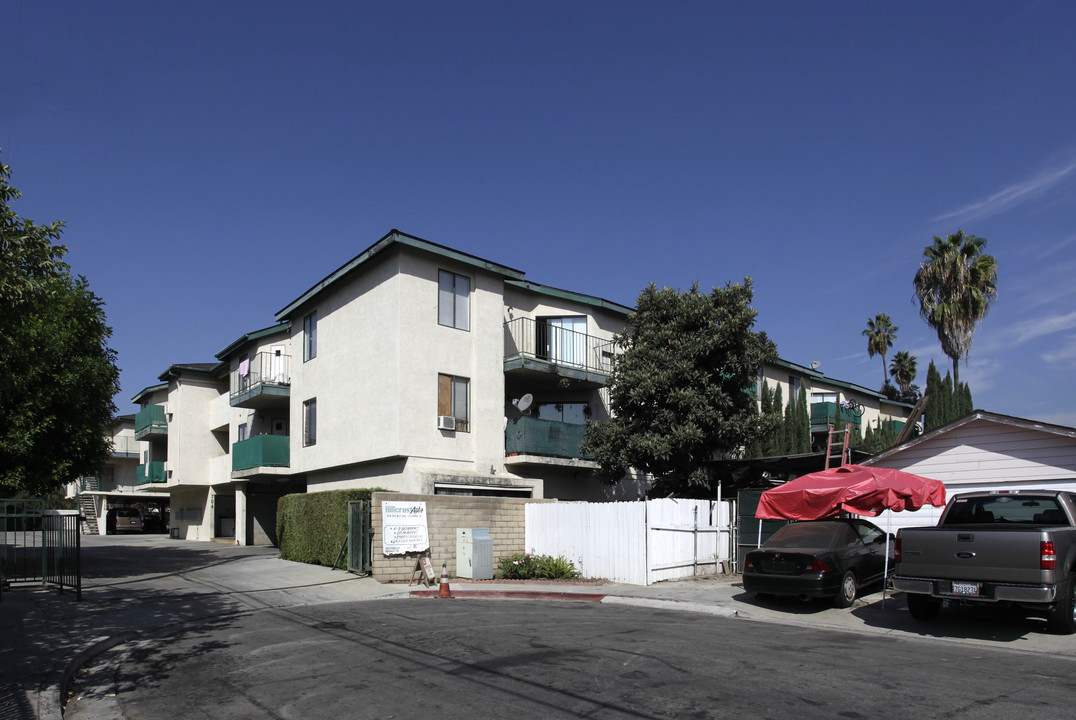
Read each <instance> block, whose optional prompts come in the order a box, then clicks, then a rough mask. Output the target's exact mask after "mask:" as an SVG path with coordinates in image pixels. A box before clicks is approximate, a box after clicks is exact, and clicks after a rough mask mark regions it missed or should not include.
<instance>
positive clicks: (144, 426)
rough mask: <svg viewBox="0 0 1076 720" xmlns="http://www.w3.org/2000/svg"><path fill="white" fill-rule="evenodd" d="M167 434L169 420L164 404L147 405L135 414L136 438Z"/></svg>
mask: <svg viewBox="0 0 1076 720" xmlns="http://www.w3.org/2000/svg"><path fill="white" fill-rule="evenodd" d="M167 434H168V420H167V418H165V416H164V405H147V406H146V407H144V408H142V409H141V410H139V411H138V414H137V415H135V440H141V439H142V438H144V437H148V436H150V435H167Z"/></svg>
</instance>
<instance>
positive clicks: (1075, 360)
mask: <svg viewBox="0 0 1076 720" xmlns="http://www.w3.org/2000/svg"><path fill="white" fill-rule="evenodd" d="M1042 359H1043V360H1045V361H1046V362H1048V363H1050V364H1051V365H1076V337H1072V336H1070V337H1069V338H1068V342H1067V343H1066V344H1065V345H1064V346H1061V347H1058V348H1056V349H1054V350H1050V351H1048V352H1044V353H1043V354H1042Z"/></svg>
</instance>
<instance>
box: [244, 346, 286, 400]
mask: <svg viewBox="0 0 1076 720" xmlns="http://www.w3.org/2000/svg"><path fill="white" fill-rule="evenodd" d="M290 385H291V356H290V355H277V354H275V353H268V352H260V353H258V354H256V355H255V356H254V357H252V358H249V359H245V360H243V361H242V362H240V363H239V367H238V368H237V369H235V370H233V371H232V373H231V389H230V398H231V404H232V405H237V404H240V403H242V402H244V401H246V400H249V399H250V398H253V397H256V396H258V395H261V394H263V393H264V394H271V395H278V396H283V397H287V396H288V395H289V394H290V392H291V390H290Z"/></svg>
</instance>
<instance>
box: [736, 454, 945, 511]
mask: <svg viewBox="0 0 1076 720" xmlns="http://www.w3.org/2000/svg"><path fill="white" fill-rule="evenodd" d="M944 504H945V485H943V484H942V483H941V481H940V480H931V479H930V478H925V477H921V476H919V475H913V474H912V473H907V472H904V471H902V470H894V469H891V468H873V467H865V466H863V465H842V466H841V467H836V468H830V469H829V470H822V471H820V472H815V473H810V474H809V475H803V476H802V477H799V478H796V479H795V480H792V481H791V482H787V483H785V484H784V485H780V486H778V487H775V488H771V489H769V490H767V491H765V492H764V493H762V497H761V498H760V499H759V503H758V510H756V511H755V517H757V518H759V519H762V520H819V519H821V518H824V517H830V516H832V515H836V514H837V513H838V512H840V511H842V510H844V511H846V512H850V513H854V514H856V515H868V516H871V517H873V516H875V515H878V514H879V513H881V512H882V510H895V511H899V510H918V509H919V508H921V507H924V506H926V505H933V506H935V507H941V506H942V505H944Z"/></svg>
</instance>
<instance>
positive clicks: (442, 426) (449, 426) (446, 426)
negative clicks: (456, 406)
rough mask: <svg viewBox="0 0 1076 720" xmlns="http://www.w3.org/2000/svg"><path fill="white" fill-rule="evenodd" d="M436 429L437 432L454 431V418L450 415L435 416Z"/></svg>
mask: <svg viewBox="0 0 1076 720" xmlns="http://www.w3.org/2000/svg"><path fill="white" fill-rule="evenodd" d="M437 429H438V430H455V429H456V418H454V417H452V416H451V415H438V416H437Z"/></svg>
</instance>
